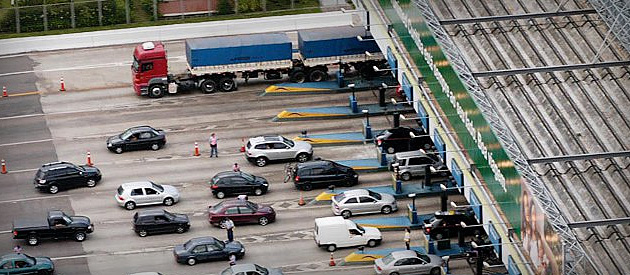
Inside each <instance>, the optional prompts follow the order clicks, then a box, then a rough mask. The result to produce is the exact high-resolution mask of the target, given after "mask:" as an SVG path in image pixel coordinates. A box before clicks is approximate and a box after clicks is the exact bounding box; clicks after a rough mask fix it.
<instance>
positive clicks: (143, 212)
mask: <svg viewBox="0 0 630 275" xmlns="http://www.w3.org/2000/svg"><path fill="white" fill-rule="evenodd" d="M164 212H166V211H164V210H163V209H149V210H140V211H138V216H156V215H163V214H164Z"/></svg>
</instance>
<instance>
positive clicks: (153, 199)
mask: <svg viewBox="0 0 630 275" xmlns="http://www.w3.org/2000/svg"><path fill="white" fill-rule="evenodd" d="M115 198H116V201H117V202H118V205H120V206H122V207H124V208H126V209H127V210H133V209H134V208H136V206H140V205H151V204H164V205H166V206H171V205H173V204H174V203H176V202H178V201H179V191H177V189H176V188H175V187H173V186H171V185H160V184H155V183H153V182H150V181H139V182H128V183H123V184H122V185H121V186H119V187H118V193H117V194H116V196H115Z"/></svg>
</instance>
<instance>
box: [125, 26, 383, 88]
mask: <svg viewBox="0 0 630 275" xmlns="http://www.w3.org/2000/svg"><path fill="white" fill-rule="evenodd" d="M297 34H298V49H297V50H294V49H293V46H292V43H291V40H290V39H289V37H288V35H287V34H286V33H262V34H248V35H232V36H217V37H208V38H195V39H187V40H186V42H185V44H186V65H187V70H186V72H184V73H180V74H171V73H169V72H168V61H167V55H166V49H165V48H164V44H162V43H161V42H145V43H142V44H141V45H137V46H136V48H135V49H134V52H133V65H132V66H131V71H132V79H133V87H134V90H135V92H136V94H138V95H148V96H149V97H153V98H159V97H162V96H164V94H166V93H170V94H174V93H177V92H180V91H187V90H194V89H200V90H201V91H202V92H203V93H207V94H208V93H214V92H216V91H223V92H230V91H234V90H236V89H237V82H236V79H237V78H239V77H240V78H242V79H245V82H247V80H248V79H250V78H259V77H263V78H264V79H266V80H275V79H282V78H283V76H285V75H287V76H288V77H289V80H290V81H292V82H297V83H301V82H304V81H315V82H317V81H323V80H326V79H327V77H328V66H330V65H339V66H341V67H342V68H344V69H350V68H351V67H352V68H354V69H356V70H357V71H359V72H360V73H361V74H363V75H370V74H373V73H374V69H373V68H374V66H377V67H383V66H386V65H385V64H386V62H385V59H384V56H383V54H382V53H381V52H380V50H379V48H378V45H377V44H376V42H375V41H374V39H371V36H370V34H369V33H367V32H366V31H365V29H364V28H361V27H351V26H346V27H338V28H323V29H313V30H302V31H298V32H297ZM358 37H362V38H363V39H359V38H358Z"/></svg>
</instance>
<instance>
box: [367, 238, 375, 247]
mask: <svg viewBox="0 0 630 275" xmlns="http://www.w3.org/2000/svg"><path fill="white" fill-rule="evenodd" d="M376 244H377V242H376V240H369V241H368V242H367V246H368V247H375V246H376Z"/></svg>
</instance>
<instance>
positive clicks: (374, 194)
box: [368, 190, 382, 201]
mask: <svg viewBox="0 0 630 275" xmlns="http://www.w3.org/2000/svg"><path fill="white" fill-rule="evenodd" d="M368 194H370V196H372V198H375V199H377V200H379V201H380V200H381V198H382V197H381V194H379V193H376V192H374V191H371V190H368Z"/></svg>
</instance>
